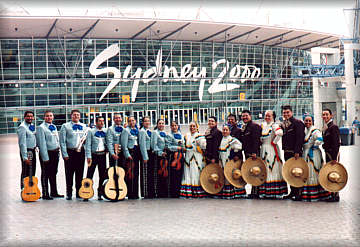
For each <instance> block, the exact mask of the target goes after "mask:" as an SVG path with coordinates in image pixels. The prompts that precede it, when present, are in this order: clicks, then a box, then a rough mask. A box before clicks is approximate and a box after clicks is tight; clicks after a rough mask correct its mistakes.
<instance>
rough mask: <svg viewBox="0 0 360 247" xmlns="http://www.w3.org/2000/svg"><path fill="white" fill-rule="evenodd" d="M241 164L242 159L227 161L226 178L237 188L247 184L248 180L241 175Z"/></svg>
mask: <svg viewBox="0 0 360 247" xmlns="http://www.w3.org/2000/svg"><path fill="white" fill-rule="evenodd" d="M241 164H242V161H241V160H237V161H234V160H230V161H228V162H226V165H225V167H224V175H225V178H226V179H227V180H228V181H229V183H230V184H232V185H233V186H234V187H236V188H242V187H244V186H245V185H246V182H245V181H244V179H243V177H242V176H241Z"/></svg>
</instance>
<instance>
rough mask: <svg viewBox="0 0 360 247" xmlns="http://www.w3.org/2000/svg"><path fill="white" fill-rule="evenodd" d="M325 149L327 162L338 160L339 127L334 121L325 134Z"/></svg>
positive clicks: (329, 124)
mask: <svg viewBox="0 0 360 247" xmlns="http://www.w3.org/2000/svg"><path fill="white" fill-rule="evenodd" d="M323 139H324V144H323V148H324V149H325V153H326V161H327V162H329V161H331V160H337V156H338V153H339V148H340V131H339V127H338V126H337V125H336V124H334V122H333V121H331V122H330V123H328V128H327V129H326V130H325V131H324V133H323Z"/></svg>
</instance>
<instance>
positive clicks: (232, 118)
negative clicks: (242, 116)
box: [227, 114, 243, 161]
mask: <svg viewBox="0 0 360 247" xmlns="http://www.w3.org/2000/svg"><path fill="white" fill-rule="evenodd" d="M227 121H228V126H229V128H230V136H232V137H235V138H236V139H238V140H240V136H241V130H240V128H239V127H238V125H237V122H236V115H234V114H229V116H228V117H227ZM230 157H231V158H232V159H234V160H235V161H236V160H239V159H240V160H241V161H242V160H243V155H242V151H241V150H239V151H238V152H236V153H235V152H234V150H231V152H230Z"/></svg>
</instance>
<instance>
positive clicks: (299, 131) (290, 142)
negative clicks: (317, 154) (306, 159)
mask: <svg viewBox="0 0 360 247" xmlns="http://www.w3.org/2000/svg"><path fill="white" fill-rule="evenodd" d="M289 120H290V122H291V124H290V125H289V126H288V127H287V128H286V127H285V126H284V125H283V124H282V125H281V127H282V129H283V131H284V135H283V137H282V149H283V150H284V151H292V152H294V153H298V154H300V156H301V155H302V151H303V144H304V139H305V125H304V123H303V122H302V121H300V120H298V119H296V118H294V117H291V118H290V119H289Z"/></svg>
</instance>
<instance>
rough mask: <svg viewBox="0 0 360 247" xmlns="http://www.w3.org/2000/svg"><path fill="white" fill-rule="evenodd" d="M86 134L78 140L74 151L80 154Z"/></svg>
mask: <svg viewBox="0 0 360 247" xmlns="http://www.w3.org/2000/svg"><path fill="white" fill-rule="evenodd" d="M87 134H88V132H87V131H86V132H85V134H84V135H83V136H82V137H81V138H80V140H79V142H78V145H77V146H76V149H75V151H76V152H78V153H80V152H81V148H82V146H83V144H84V142H85V141H86V137H87Z"/></svg>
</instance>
